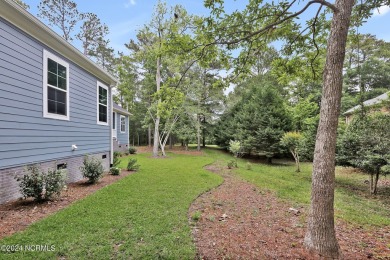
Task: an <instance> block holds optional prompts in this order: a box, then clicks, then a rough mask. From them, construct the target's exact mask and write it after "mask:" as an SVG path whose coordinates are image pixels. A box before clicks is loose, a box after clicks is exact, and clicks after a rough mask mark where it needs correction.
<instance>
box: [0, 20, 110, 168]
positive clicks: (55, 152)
mask: <svg viewBox="0 0 390 260" xmlns="http://www.w3.org/2000/svg"><path fill="white" fill-rule="evenodd" d="M44 49H46V50H47V51H49V52H50V53H52V54H54V55H56V56H58V57H59V58H61V59H63V60H64V61H66V62H67V63H69V90H68V91H69V111H68V113H69V121H66V120H57V119H50V118H44V117H43V60H42V59H43V50H44ZM97 81H99V79H97V78H96V77H94V76H93V75H91V74H90V73H88V72H86V71H85V70H83V69H82V68H80V67H78V66H77V65H75V64H74V63H72V62H71V61H69V60H67V59H65V58H64V57H62V56H61V55H59V54H58V53H56V52H54V51H53V50H51V49H49V48H47V47H45V46H43V45H42V44H40V43H39V42H37V41H35V40H34V39H32V38H30V37H29V36H27V35H26V34H25V33H23V32H21V31H20V30H19V29H17V28H15V27H14V26H13V25H11V24H9V23H8V22H6V21H4V20H3V19H1V18H0V169H2V168H8V167H11V166H17V165H25V164H28V163H35V162H41V161H48V160H54V159H58V158H66V157H72V156H80V155H83V154H86V153H99V152H106V151H109V150H110V147H111V144H110V131H111V128H110V126H108V125H106V126H103V125H98V124H97V122H96V116H97V109H96V107H97V101H96V96H97V89H96V84H97ZM109 90H110V89H109ZM108 100H111V93H110V91H109V96H108ZM107 113H108V121H109V122H110V115H111V110H110V106H109V107H108V111H107ZM72 144H76V145H77V147H78V149H77V150H76V151H72V149H71V146H72Z"/></svg>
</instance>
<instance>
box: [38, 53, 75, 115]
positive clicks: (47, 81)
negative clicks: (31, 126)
mask: <svg viewBox="0 0 390 260" xmlns="http://www.w3.org/2000/svg"><path fill="white" fill-rule="evenodd" d="M43 116H44V117H48V118H54V119H61V120H69V64H68V63H67V62H65V61H64V60H62V59H60V58H58V57H57V56H55V55H53V54H52V53H50V52H48V51H46V50H44V51H43Z"/></svg>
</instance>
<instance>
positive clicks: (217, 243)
mask: <svg viewBox="0 0 390 260" xmlns="http://www.w3.org/2000/svg"><path fill="white" fill-rule="evenodd" d="M206 169H208V170H210V171H212V172H214V173H216V174H220V175H221V176H222V177H223V178H224V183H223V184H221V185H220V186H219V187H217V188H215V189H213V190H211V191H209V192H207V193H204V194H203V195H201V196H200V197H199V198H198V199H196V200H195V201H194V203H193V204H192V205H191V207H190V209H189V219H190V223H191V225H192V226H193V236H194V241H195V243H196V246H197V250H198V252H197V254H198V255H197V257H198V258H199V259H320V258H319V257H316V256H313V255H311V254H310V253H309V252H307V251H306V250H305V248H304V245H303V238H304V234H305V225H306V222H305V221H306V211H307V209H306V208H299V209H296V210H298V211H299V212H296V211H294V210H290V208H291V205H290V204H289V203H288V202H285V201H281V200H280V199H278V198H277V197H276V196H275V195H274V194H273V193H272V192H270V191H264V190H261V189H259V188H258V187H256V186H254V185H253V184H251V183H249V182H247V181H244V180H241V179H240V178H239V177H238V176H237V175H235V174H234V173H233V172H232V171H231V170H228V169H226V167H224V166H221V165H220V164H218V163H217V164H213V165H210V166H208V167H206ZM199 213H200V214H201V215H200V219H199V220H197V221H196V220H194V219H193V218H194V217H193V216H195V215H196V214H199ZM337 234H338V235H337V236H338V240H339V243H340V246H341V249H342V252H343V255H344V258H345V259H390V248H389V246H390V245H389V243H390V230H389V229H388V228H387V229H385V228H383V229H375V230H366V229H362V228H356V227H353V226H350V225H347V224H346V223H343V222H342V221H337Z"/></svg>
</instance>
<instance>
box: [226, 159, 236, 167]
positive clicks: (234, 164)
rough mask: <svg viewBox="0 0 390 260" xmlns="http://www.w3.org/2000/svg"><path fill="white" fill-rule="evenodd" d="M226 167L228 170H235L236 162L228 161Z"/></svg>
mask: <svg viewBox="0 0 390 260" xmlns="http://www.w3.org/2000/svg"><path fill="white" fill-rule="evenodd" d="M227 166H228V168H229V169H232V168H237V161H236V160H230V161H228V164H227Z"/></svg>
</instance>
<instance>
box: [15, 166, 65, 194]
mask: <svg viewBox="0 0 390 260" xmlns="http://www.w3.org/2000/svg"><path fill="white" fill-rule="evenodd" d="M26 171H27V173H26V174H24V175H23V176H22V177H16V180H17V181H18V182H20V183H19V186H20V192H21V193H22V195H23V197H24V198H29V197H32V198H34V199H35V200H37V201H42V200H50V199H52V198H53V197H54V196H59V195H60V193H61V191H62V190H63V188H64V187H65V180H66V171H64V170H51V169H49V170H48V171H47V173H45V172H44V171H42V170H41V169H39V167H38V166H37V165H30V166H27V169H26Z"/></svg>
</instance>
